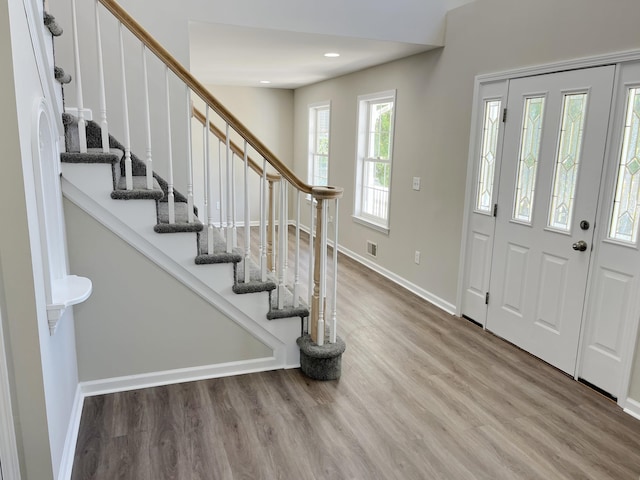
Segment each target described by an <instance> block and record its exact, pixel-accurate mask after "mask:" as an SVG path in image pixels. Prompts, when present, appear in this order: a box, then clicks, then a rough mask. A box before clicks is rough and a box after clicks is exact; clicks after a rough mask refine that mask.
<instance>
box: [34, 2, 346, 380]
mask: <svg viewBox="0 0 640 480" xmlns="http://www.w3.org/2000/svg"><path fill="white" fill-rule="evenodd" d="M78 7H80V8H78ZM92 10H93V12H92ZM92 13H93V14H92ZM105 16H108V17H109V18H110V21H111V22H113V18H111V16H113V17H115V19H116V20H117V27H118V33H117V35H115V38H113V36H111V37H109V36H108V35H107V34H106V33H101V31H102V30H101V21H102V22H103V21H104V20H102V19H103V17H105ZM69 20H70V23H71V27H72V29H73V45H72V50H73V52H70V51H68V49H67V51H66V52H65V55H63V56H64V57H65V58H67V59H69V58H71V57H72V58H73V61H74V64H75V78H74V79H73V80H72V79H70V78H69V76H68V75H66V74H65V73H64V72H63V71H60V70H58V71H57V72H56V76H57V78H58V79H59V81H60V82H61V83H65V84H68V86H67V87H66V89H65V94H66V95H68V92H69V90H68V89H70V88H71V92H72V96H73V97H74V98H73V101H74V102H75V108H73V109H67V112H71V113H65V114H64V115H63V124H64V127H65V152H64V153H62V154H61V162H62V187H63V193H64V195H65V196H66V197H67V198H68V199H70V200H71V201H72V202H74V203H75V204H76V205H78V206H80V207H81V208H82V209H83V210H85V211H86V212H87V213H89V214H90V215H92V216H93V217H94V218H95V219H97V220H98V221H100V222H101V223H102V224H103V225H105V226H107V227H108V228H110V229H112V230H113V231H114V232H115V233H117V234H118V235H119V236H120V237H121V238H123V239H124V240H126V241H127V242H129V243H130V244H131V245H132V246H134V247H135V248H136V249H138V250H139V251H140V252H141V253H143V254H144V255H146V256H147V257H148V258H149V259H151V260H153V261H154V262H156V263H157V264H158V265H159V266H161V267H162V268H163V269H164V270H165V271H167V272H169V273H170V274H171V275H173V276H174V277H175V278H176V279H178V280H180V281H181V282H182V283H183V284H184V285H185V286H187V287H188V288H190V289H192V290H193V291H194V292H196V293H197V294H198V295H200V296H201V297H202V298H204V299H205V300H207V301H208V302H210V303H211V304H212V305H214V306H215V307H216V308H219V309H221V310H222V311H224V312H225V313H227V315H228V316H229V317H230V318H232V319H233V320H234V321H235V322H236V323H238V324H240V325H241V326H242V327H243V328H245V329H246V330H248V331H249V332H250V333H251V334H252V335H254V336H255V337H257V338H258V339H260V340H261V341H262V342H263V343H265V345H268V346H269V347H271V348H272V349H273V352H274V362H273V363H272V364H271V366H272V367H273V368H281V367H294V366H298V365H299V364H300V351H299V349H298V346H297V344H296V340H297V339H298V338H299V337H303V336H306V335H308V336H309V341H310V342H311V344H312V345H313V346H314V347H322V346H323V345H325V344H326V345H327V346H331V345H334V347H332V348H333V350H335V344H336V343H338V344H340V345H341V346H340V347H339V348H338V350H340V348H341V349H342V350H344V348H343V345H344V344H342V343H341V342H340V341H339V339H338V338H337V336H336V301H335V300H336V297H337V292H336V287H335V286H336V285H337V263H336V262H337V256H334V259H335V260H334V265H333V266H331V265H327V243H328V238H327V232H328V227H329V222H328V218H327V211H328V209H329V205H331V207H332V208H333V209H334V210H333V211H334V212H335V213H334V215H335V217H336V225H335V226H334V229H333V233H334V242H337V204H338V198H339V197H340V196H341V195H342V189H340V188H336V187H312V186H310V185H307V184H306V183H305V182H303V181H302V180H300V179H299V178H298V177H297V176H296V175H295V174H294V173H293V172H292V171H291V170H290V169H289V168H288V167H287V166H286V165H285V164H284V163H283V162H282V161H280V160H279V159H278V158H277V157H276V156H275V155H274V154H273V153H272V152H271V151H270V150H269V149H268V148H267V147H266V146H265V145H264V144H262V143H261V142H260V141H259V140H258V139H257V138H256V137H255V136H254V135H253V134H252V133H251V132H249V131H248V130H247V129H246V127H244V125H243V124H242V123H240V121H239V120H237V119H236V118H235V117H234V116H233V115H232V114H231V113H230V112H229V111H228V110H226V109H225V108H224V107H223V106H222V105H221V104H219V103H218V101H217V100H216V99H215V98H214V97H213V96H212V95H211V94H210V93H209V92H208V90H206V89H205V88H204V87H203V86H202V85H201V84H200V83H199V82H198V81H197V80H196V79H195V78H193V77H192V76H191V74H190V73H189V72H188V71H187V70H186V69H184V67H182V66H181V65H180V64H179V63H178V62H177V61H176V60H175V59H174V58H173V57H172V56H171V55H170V54H169V53H168V52H167V51H166V50H165V49H164V48H163V47H162V46H161V45H159V44H158V42H157V41H155V40H154V39H153V37H151V36H150V35H149V34H148V32H146V31H145V30H144V29H143V28H142V27H141V26H140V25H139V24H138V23H137V22H136V21H135V20H134V19H133V18H132V17H131V16H130V15H129V14H128V13H127V12H125V11H124V10H123V9H122V8H121V7H120V6H119V5H118V4H117V3H116V2H114V1H112V0H96V1H95V2H94V0H87V1H86V2H85V1H83V2H82V4H81V5H79V6H77V5H76V1H75V0H71V12H70V16H69ZM45 23H46V24H47V27H48V28H49V29H50V30H51V28H53V29H54V30H55V32H56V33H57V34H58V35H59V34H60V33H61V32H60V31H59V27H58V26H57V24H56V23H55V22H52V21H51V19H50V18H48V19H45ZM87 24H89V25H87ZM79 25H80V26H82V25H84V29H85V30H92V31H95V32H96V34H95V36H93V37H92V38H87V37H86V36H83V33H82V31H83V28H78V26H79ZM54 30H51V32H52V34H53V33H54ZM127 31H128V32H127ZM124 33H127V34H128V40H127V41H129V42H131V40H132V38H135V39H136V40H138V41H139V42H140V45H139V48H140V47H141V51H142V62H141V64H139V65H137V66H136V67H135V68H141V69H142V72H141V73H142V75H141V76H138V75H137V74H136V75H133V76H134V77H136V78H142V80H143V81H142V85H138V87H135V88H138V91H143V92H144V95H143V102H142V103H143V106H142V108H140V104H139V102H137V103H136V106H135V107H133V106H132V104H131V103H130V102H131V99H130V98H129V95H128V93H127V91H128V89H131V88H132V87H131V84H132V80H131V77H132V75H130V74H129V75H127V74H128V73H130V72H129V70H128V68H130V67H128V64H129V63H131V61H130V59H127V55H126V53H125V52H126V51H128V49H125V47H124V45H125V43H124V40H123V34H124ZM103 43H108V44H109V45H110V47H109V48H108V50H109V51H110V52H112V51H114V50H119V53H120V71H119V72H118V71H113V70H112V69H105V67H104V64H103V62H104V60H103V59H104V56H105V51H103ZM85 47H87V48H95V49H96V50H95V53H93V52H92V53H91V54H85V55H81V54H80V52H81V51H82V50H81V49H82V48H85ZM113 47H117V48H113ZM56 48H58V44H56ZM151 54H153V55H151ZM86 58H91V60H93V61H94V63H97V65H96V66H97V68H95V69H91V68H90V67H87V66H86V65H83V62H84V59H86ZM138 58H139V57H138ZM147 59H149V61H154V62H156V65H157V64H159V65H160V66H161V69H162V71H163V72H164V75H162V77H164V78H160V81H159V82H156V81H154V79H153V78H152V76H151V75H150V74H149V72H150V71H151V69H148V67H147V61H148V60H147ZM85 63H86V62H85ZM138 63H140V62H138ZM85 71H89V72H92V71H97V72H98V76H97V77H93V78H91V80H90V81H89V82H87V80H86V78H85V84H84V85H85V86H87V87H88V88H85V89H83V81H82V75H83V73H84V72H85ZM138 73H139V72H138ZM89 75H92V74H91V73H90V74H89ZM69 82H70V83H69ZM158 84H160V85H163V84H164V86H165V88H164V92H162V91H160V98H158V96H157V88H155V87H154V86H157V85H158ZM176 84H180V86H179V87H177V88H176ZM105 85H106V86H110V85H111V86H114V85H115V86H117V87H115V88H111V90H115V91H119V93H120V95H121V98H120V99H117V102H119V103H120V104H121V110H122V111H121V112H120V114H119V115H117V116H116V119H115V120H114V118H113V117H108V116H107V112H108V110H109V108H108V107H109V104H108V102H107V100H106V94H105V92H107V91H109V89H107V88H106V87H105ZM150 86H151V87H150ZM154 88H155V90H154ZM85 90H86V91H85ZM160 90H162V89H160ZM176 91H178V92H179V93H178V94H176V93H175V92H176ZM87 92H93V95H92V96H91V97H88V96H87ZM185 93H186V95H185ZM154 95H155V97H154ZM176 95H184V96H183V97H182V98H184V99H185V101H184V102H183V103H182V105H183V106H184V107H185V108H183V109H178V110H176V109H175V107H174V109H173V110H172V106H174V104H175V101H176V100H175V98H176ZM68 96H71V95H68ZM85 98H87V99H88V101H87V102H86V103H85V101H84V99H85ZM194 102H197V103H198V104H199V105H202V108H203V110H204V113H202V112H200V111H199V110H198V109H197V108H195V107H194ZM66 103H67V104H68V103H69V99H68V98H67V101H66ZM160 103H164V104H165V105H166V114H165V118H164V125H165V126H166V127H165V128H162V129H160V131H157V127H156V125H157V122H156V121H155V118H152V117H151V114H150V111H151V109H152V107H150V105H156V104H160ZM65 107H68V105H65ZM181 110H186V111H187V112H188V114H187V118H186V122H185V115H184V112H183V111H181ZM94 112H95V114H97V116H98V117H99V118H97V121H95V122H94V121H92V120H90V119H88V116H89V115H94ZM132 117H133V118H132ZM185 123H186V125H185ZM132 124H135V125H136V126H138V128H131V125H132ZM141 124H144V128H139V126H140V125H141ZM176 124H178V125H179V127H178V128H177V129H176V128H175V125H176ZM194 125H196V126H197V127H201V128H202V131H203V132H204V133H203V134H202V151H203V154H202V157H201V158H196V157H197V155H195V154H194V151H195V150H196V149H197V145H196V142H197V140H194V138H195V136H194V135H193V133H192V130H193V129H194ZM114 126H115V128H114ZM197 127H196V128H197ZM172 128H173V129H174V130H173V131H172ZM112 130H117V131H118V132H121V135H122V137H120V138H116V137H115V136H114V134H113V133H112ZM132 132H133V133H132ZM140 132H143V133H144V132H146V135H144V134H142V135H141V134H140ZM181 132H186V133H187V135H188V138H187V141H186V142H182V144H181V140H180V135H181ZM136 135H138V136H136ZM140 137H146V138H140ZM152 138H154V139H160V140H161V141H160V142H159V141H158V140H156V141H155V144H154V142H152V140H151V139H152ZM176 139H177V141H176ZM172 140H173V141H174V142H175V144H179V145H180V146H181V147H182V146H184V147H185V148H184V151H182V148H180V151H177V150H178V149H177V148H176V147H175V145H172ZM163 142H164V145H162V143H163ZM158 143H160V146H159V147H158ZM184 143H186V145H183V144H184ZM132 144H133V145H135V144H137V145H144V151H143V152H134V151H132ZM137 153H139V155H137ZM158 157H160V158H161V159H162V161H161V162H158ZM256 159H258V160H256ZM177 172H179V173H181V174H182V175H177ZM185 172H186V175H185V174H184V173H185ZM176 177H180V178H179V179H178V180H176ZM182 192H184V193H182ZM257 192H259V193H257ZM306 196H310V197H312V198H313V202H311V207H310V211H309V213H308V223H307V225H306V227H304V226H303V225H302V222H301V204H302V200H303V199H304V198H306ZM256 197H257V198H256ZM237 205H241V207H242V210H243V211H242V213H241V214H238V207H237ZM305 216H307V215H306V214H305ZM292 217H293V218H292ZM290 225H291V226H290ZM303 228H304V229H305V230H306V231H307V232H308V231H311V232H313V233H314V235H313V236H312V237H311V238H313V242H309V247H308V250H307V251H304V252H301V248H302V243H301V241H300V238H301V231H302V229H303ZM290 230H291V237H292V240H291V242H292V243H293V245H290V239H289V237H290ZM252 231H253V235H252ZM303 262H305V265H303V264H302V263H303ZM304 270H307V272H308V273H307V276H306V277H304V278H301V272H304ZM330 271H331V272H333V273H332V275H329V272H330ZM305 286H306V287H307V288H306V290H307V292H306V295H304V290H305ZM342 350H341V351H340V354H341V352H342Z"/></svg>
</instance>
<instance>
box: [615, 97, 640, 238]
mask: <svg viewBox="0 0 640 480" xmlns="http://www.w3.org/2000/svg"><path fill="white" fill-rule="evenodd" d="M639 137H640V87H636V88H630V89H629V90H628V93H627V110H626V113H625V124H624V135H623V138H622V151H621V154H620V162H619V167H618V183H617V185H616V196H615V198H614V201H613V211H612V215H611V228H610V229H609V238H612V239H614V240H622V241H624V242H631V243H636V241H637V238H638V214H639V213H640V212H638V206H639V204H640V198H639V196H640V138H639Z"/></svg>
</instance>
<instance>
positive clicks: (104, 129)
mask: <svg viewBox="0 0 640 480" xmlns="http://www.w3.org/2000/svg"><path fill="white" fill-rule="evenodd" d="M95 4H96V8H95V13H96V45H97V50H98V52H97V53H98V90H100V92H99V93H100V138H101V140H102V142H101V143H102V151H103V152H104V153H108V152H109V123H108V122H107V97H106V93H105V87H104V61H103V58H102V35H101V34H100V9H99V3H98V1H97V0H96V2H95Z"/></svg>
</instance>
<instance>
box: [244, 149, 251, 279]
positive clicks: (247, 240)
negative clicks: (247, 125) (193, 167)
mask: <svg viewBox="0 0 640 480" xmlns="http://www.w3.org/2000/svg"><path fill="white" fill-rule="evenodd" d="M248 148H249V147H248V145H247V141H246V140H245V141H244V281H245V283H249V281H250V278H249V258H250V257H251V219H250V211H249V154H248V152H247V150H248Z"/></svg>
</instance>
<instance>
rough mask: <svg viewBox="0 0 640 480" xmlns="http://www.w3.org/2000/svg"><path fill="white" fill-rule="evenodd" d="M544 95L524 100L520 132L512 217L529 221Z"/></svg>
mask: <svg viewBox="0 0 640 480" xmlns="http://www.w3.org/2000/svg"><path fill="white" fill-rule="evenodd" d="M544 102H545V97H530V98H527V99H525V102H524V118H523V119H522V133H521V134H520V155H519V157H520V159H519V160H518V183H517V187H516V200H515V202H514V205H513V219H514V220H516V221H520V222H523V223H528V224H530V223H531V218H532V215H533V200H534V194H535V188H536V175H537V173H538V161H539V159H540V142H541V141H542V120H543V118H544Z"/></svg>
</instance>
